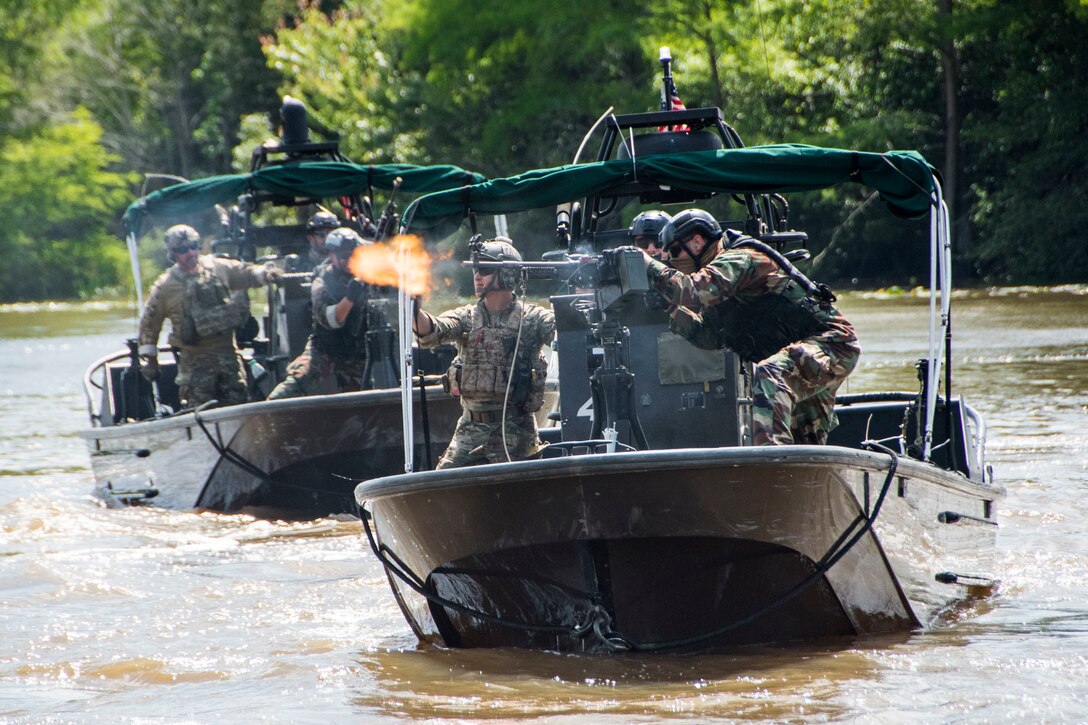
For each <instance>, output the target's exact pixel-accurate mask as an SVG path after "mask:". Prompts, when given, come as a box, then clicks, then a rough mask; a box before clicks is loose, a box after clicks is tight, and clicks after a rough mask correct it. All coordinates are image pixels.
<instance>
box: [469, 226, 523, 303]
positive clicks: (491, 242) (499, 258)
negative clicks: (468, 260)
mask: <svg viewBox="0 0 1088 725" xmlns="http://www.w3.org/2000/svg"><path fill="white" fill-rule="evenodd" d="M472 259H473V261H476V260H480V261H483V262H520V261H522V259H521V252H519V251H518V250H517V248H515V247H514V242H513V241H512V240H511V239H510V238H509V237H503V236H498V237H495V238H494V239H488V240H487V241H484V242H481V243H480V246H479V247H477V248H476V249H474V251H473V255H472ZM520 270H521V268H520V267H513V268H508V267H504V268H502V269H500V270H499V274H498V275H497V276H496V277H495V280H496V282H497V286H498V289H508V290H512V289H514V287H515V286H516V285H517V283H518V272H519V271H520Z"/></svg>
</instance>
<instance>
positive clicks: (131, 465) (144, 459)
mask: <svg viewBox="0 0 1088 725" xmlns="http://www.w3.org/2000/svg"><path fill="white" fill-rule="evenodd" d="M460 414H461V406H460V402H459V401H458V400H457V399H456V398H453V397H451V396H449V395H447V394H445V393H441V392H432V391H428V393H427V415H428V421H429V428H430V439H429V440H430V448H431V456H432V457H433V459H434V460H435V461H436V460H437V457H438V456H439V455H440V454H441V453H442V451H443V450H444V449H445V447H446V445H448V443H449V431H451V430H453V428H454V426H455V424H456V421H457V418H458V417H459V416H460ZM415 416H416V418H415V420H416V426H417V440H416V460H417V461H420V462H425V461H426V455H427V453H426V451H425V449H424V446H423V437H422V434H421V431H420V428H421V422H422V417H421V413H420V405H419V393H418V391H416V395H415ZM401 420H402V419H401V398H400V391H399V390H372V391H363V392H356V393H341V394H336V395H319V396H311V397H306V398H294V399H288V400H275V401H261V402H255V403H247V404H245V405H237V406H232V407H228V408H218V409H212V410H208V411H206V412H204V413H200V414H199V415H198V414H194V413H184V414H181V415H176V416H171V417H169V418H164V419H158V420H147V421H141V422H133V423H125V424H123V425H116V426H108V427H100V428H92V429H89V430H84V431H81V432H80V437H81V438H83V439H84V440H85V441H86V443H87V446H88V448H89V450H90V454H91V463H92V468H93V469H94V474H95V479H96V485H97V491H98V492H99V493H100V494H101V495H103V496H104V497H106V498H107V499H109V500H118V499H120V500H124V501H128V502H133V501H141V500H146V501H147V502H149V503H153V504H155V505H159V506H164V507H168V508H176V509H189V508H208V509H213V510H217V511H225V512H232V511H238V510H240V509H242V508H245V507H252V506H268V507H272V508H275V509H283V510H285V511H288V512H290V513H291V514H293V515H298V516H322V515H325V514H331V513H342V512H353V511H354V510H355V502H354V496H353V491H354V488H355V486H356V485H357V484H358V482H359V481H360V480H363V479H366V478H372V477H376V476H382V475H390V474H394V473H399V472H402V471H403V470H404V449H403V446H404V444H403V437H402V434H401ZM213 440H214V443H213Z"/></svg>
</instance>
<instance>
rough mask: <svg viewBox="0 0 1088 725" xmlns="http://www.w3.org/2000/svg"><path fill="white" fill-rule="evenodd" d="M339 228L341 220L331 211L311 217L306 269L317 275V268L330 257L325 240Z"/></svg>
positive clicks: (308, 224) (307, 225) (308, 225)
mask: <svg viewBox="0 0 1088 725" xmlns="http://www.w3.org/2000/svg"><path fill="white" fill-rule="evenodd" d="M339 228H340V220H339V219H337V218H336V215H335V214H333V213H332V212H331V211H325V210H321V211H319V212H317V213H316V214H314V215H313V216H312V217H310V221H308V222H307V223H306V241H307V242H308V243H309V245H310V249H309V253H308V254H307V258H306V262H305V265H306V269H310V270H313V272H314V274H317V268H318V267H320V266H321V265H322V264H324V263H325V260H326V259H328V257H329V251H328V249H327V248H326V247H325V239H326V238H327V237H328V236H329V234H330V233H332V231H333V230H334V229H339Z"/></svg>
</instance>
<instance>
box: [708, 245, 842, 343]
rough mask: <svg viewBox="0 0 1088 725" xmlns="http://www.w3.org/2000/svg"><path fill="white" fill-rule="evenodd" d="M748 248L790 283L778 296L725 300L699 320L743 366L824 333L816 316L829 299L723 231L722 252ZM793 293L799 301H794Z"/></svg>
mask: <svg viewBox="0 0 1088 725" xmlns="http://www.w3.org/2000/svg"><path fill="white" fill-rule="evenodd" d="M741 247H748V248H750V249H755V250H758V251H760V252H762V253H763V254H765V255H767V256H768V257H770V259H771V260H772V261H774V263H775V264H777V265H778V266H779V268H781V269H782V271H784V272H785V273H786V274H788V275H789V277H790V281H789V282H788V283H787V285H786V287H785V288H784V289H783V290H782V291H781V292H778V293H773V294H765V295H763V296H761V297H759V298H758V299H756V300H753V301H751V302H743V301H741V300H738V299H737V298H735V297H730V298H728V299H726V300H723V301H722V302H719V303H718V304H717V305H715V306H714V307H712V308H709V309H707V310H704V311H703V321H704V323H706V324H709V325H712V326H715V327H717V330H718V337H719V339H720V340H722V341H723V342H724V343H725V345H726V346H727V347H729V348H730V349H731V350H733V352H735V353H737V355H739V356H740V357H741V358H742V359H744V360H747V361H748V362H759V361H760V360H765V359H766V358H768V357H770V356H771V355H773V354H775V353H776V352H778V351H779V350H781V349H782V348H784V347H785V346H786V345H789V344H790V343H791V342H797V341H798V340H803V339H805V338H806V337H811V336H813V335H816V334H818V333H820V332H823V331H824V330H826V329H827V326H826V325H825V324H824V322H823V320H821V319H820V317H818V313H819V311H820V310H821V308H824V307H827V306H829V305H830V304H831V302H833V301H834V300H835V295H834V294H833V293H832V292H831V290H830V289H829V288H828V287H827V286H826V285H822V284H820V285H818V284H816V283H814V282H812V280H810V279H809V278H808V277H806V276H805V275H804V274H802V273H801V272H800V271H799V270H798V269H797V268H796V267H794V266H793V265H792V264H791V263H790V262H789V260H787V259H786V258H785V257H783V256H782V255H781V254H779V253H778V251H776V250H775V249H772V248H771V247H769V246H767V245H766V244H764V243H763V242H760V241H757V240H755V239H752V238H751V237H746V236H743V235H740V234H737V233H736V232H732V230H730V231H729V236H728V243H727V246H726V249H739V248H741ZM798 291H800V292H801V294H802V296H798Z"/></svg>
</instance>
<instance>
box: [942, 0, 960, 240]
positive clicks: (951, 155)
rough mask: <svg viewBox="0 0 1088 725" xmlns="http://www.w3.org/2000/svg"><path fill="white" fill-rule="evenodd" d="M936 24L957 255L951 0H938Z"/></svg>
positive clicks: (956, 120)
mask: <svg viewBox="0 0 1088 725" xmlns="http://www.w3.org/2000/svg"><path fill="white" fill-rule="evenodd" d="M937 26H938V32H939V33H940V38H941V69H942V70H943V71H944V137H945V141H944V168H943V170H942V174H943V175H944V189H943V191H944V200H945V203H946V204H948V218H949V221H950V223H951V225H952V227H953V228H954V229H955V230H956V231H957V234H956V238H957V239H958V240H959V241H960V247H959V248H958V249H957V250H955V251H956V252H957V256H959V257H960V258H964V257H965V256H966V253H967V248H966V247H967V245H966V242H967V234H965V233H963V232H964V231H965V230H964V229H963V226H964V225H963V221H962V220H961V219H960V218H959V216H958V214H957V211H958V210H957V207H958V204H957V199H958V196H959V178H958V177H959V174H958V171H959V152H960V111H959V82H960V81H959V59H958V58H957V57H956V43H955V33H954V31H953V28H952V0H937Z"/></svg>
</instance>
